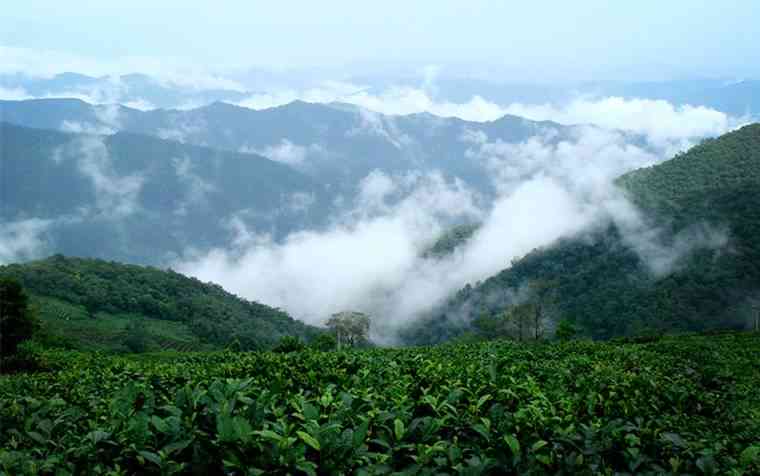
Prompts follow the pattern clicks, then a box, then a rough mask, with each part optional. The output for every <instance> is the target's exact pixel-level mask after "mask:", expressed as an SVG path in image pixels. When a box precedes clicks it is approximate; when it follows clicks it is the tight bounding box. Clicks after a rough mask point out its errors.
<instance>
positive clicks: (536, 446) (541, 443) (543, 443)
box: [530, 440, 549, 452]
mask: <svg viewBox="0 0 760 476" xmlns="http://www.w3.org/2000/svg"><path fill="white" fill-rule="evenodd" d="M548 444H549V443H547V442H546V441H544V440H538V441H536V442H535V443H533V446H531V447H530V450H531V451H533V452H536V451H538V450H540V449H541V448H543V447H544V446H546V445H548Z"/></svg>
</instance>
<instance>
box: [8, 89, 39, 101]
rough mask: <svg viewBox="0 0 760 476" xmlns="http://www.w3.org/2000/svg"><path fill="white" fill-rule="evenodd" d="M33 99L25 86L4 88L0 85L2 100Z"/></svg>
mask: <svg viewBox="0 0 760 476" xmlns="http://www.w3.org/2000/svg"><path fill="white" fill-rule="evenodd" d="M26 99H33V96H30V95H29V94H27V92H26V91H25V90H24V89H23V88H4V87H2V86H0V101H23V100H26Z"/></svg>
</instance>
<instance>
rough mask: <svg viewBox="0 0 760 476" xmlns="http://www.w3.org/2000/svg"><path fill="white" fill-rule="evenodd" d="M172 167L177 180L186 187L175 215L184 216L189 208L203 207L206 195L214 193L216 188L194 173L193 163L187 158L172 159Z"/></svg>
mask: <svg viewBox="0 0 760 476" xmlns="http://www.w3.org/2000/svg"><path fill="white" fill-rule="evenodd" d="M172 166H173V167H174V172H175V173H176V174H177V178H179V180H180V182H182V183H184V184H185V186H186V187H187V189H186V192H185V198H184V200H182V201H180V203H179V205H178V206H177V208H176V210H175V211H174V213H175V214H176V215H180V216H184V215H187V212H188V208H189V207H191V206H193V205H203V204H204V203H205V202H206V197H207V196H208V194H210V193H212V192H214V191H215V190H216V187H214V185H213V184H212V183H210V182H208V181H207V180H205V179H204V178H203V177H201V176H200V175H198V174H197V173H195V171H194V170H193V169H194V166H193V163H192V161H191V160H190V158H189V157H182V158H179V157H174V158H173V159H172Z"/></svg>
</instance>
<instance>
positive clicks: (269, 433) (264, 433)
mask: <svg viewBox="0 0 760 476" xmlns="http://www.w3.org/2000/svg"><path fill="white" fill-rule="evenodd" d="M254 433H255V434H257V435H259V436H262V437H264V438H266V439H268V440H274V441H277V442H279V441H280V440H281V439H282V436H280V435H278V434H277V433H275V432H274V431H272V430H259V431H255V432H254Z"/></svg>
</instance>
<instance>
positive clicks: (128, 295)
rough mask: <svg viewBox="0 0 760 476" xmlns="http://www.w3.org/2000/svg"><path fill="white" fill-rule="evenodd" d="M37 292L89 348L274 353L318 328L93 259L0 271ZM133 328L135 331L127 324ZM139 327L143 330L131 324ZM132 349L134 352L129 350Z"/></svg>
mask: <svg viewBox="0 0 760 476" xmlns="http://www.w3.org/2000/svg"><path fill="white" fill-rule="evenodd" d="M0 276H1V277H4V278H5V277H10V278H14V279H16V280H18V281H19V282H20V283H21V284H22V285H23V286H24V288H25V289H26V290H27V291H28V292H29V293H30V294H31V295H32V301H33V303H34V304H35V305H36V307H37V309H38V311H39V313H40V317H41V318H42V320H43V322H44V324H45V327H46V328H47V329H49V330H50V331H52V332H53V333H54V334H56V335H58V336H59V337H62V338H64V339H67V340H68V341H70V342H71V344H72V345H74V346H75V347H79V348H82V349H87V350H117V351H118V350H121V351H124V350H127V349H126V348H125V346H127V347H128V346H129V341H130V339H131V340H135V339H139V340H142V341H143V342H142V343H140V342H137V343H134V342H133V344H142V345H144V346H145V350H158V349H163V350H167V349H174V350H196V351H197V350H200V349H220V348H223V347H224V346H226V345H228V344H230V343H231V342H233V341H234V340H237V341H238V342H239V344H240V348H241V349H242V350H253V349H261V348H271V347H272V346H273V345H274V344H275V343H276V342H277V341H278V340H279V338H280V337H282V336H286V335H288V336H298V337H301V338H305V339H309V338H310V337H312V336H315V335H316V334H317V333H318V332H319V330H318V329H316V328H313V327H310V326H308V325H306V324H303V323H302V322H300V321H296V320H294V319H292V318H291V317H290V316H288V315H287V314H286V313H285V312H283V311H280V310H279V309H273V308H271V307H269V306H265V305H263V304H259V303H257V302H252V301H246V300H244V299H241V298H239V297H237V296H234V295H232V294H230V293H228V292H226V291H224V290H223V289H222V288H221V287H219V286H218V285H215V284H211V283H202V282H200V281H198V280H197V279H193V278H188V277H186V276H183V275H181V274H179V273H175V272H173V271H171V270H166V271H164V270H159V269H156V268H151V267H142V266H134V265H125V264H119V263H114V262H107V261H101V260H96V259H81V258H66V257H63V256H61V255H55V256H52V257H50V258H47V259H44V260H39V261H33V262H29V263H24V264H11V265H7V266H0ZM130 324H131V326H130ZM135 324H137V325H138V326H140V327H139V328H137V327H134V326H135ZM131 350H133V351H134V349H131Z"/></svg>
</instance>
